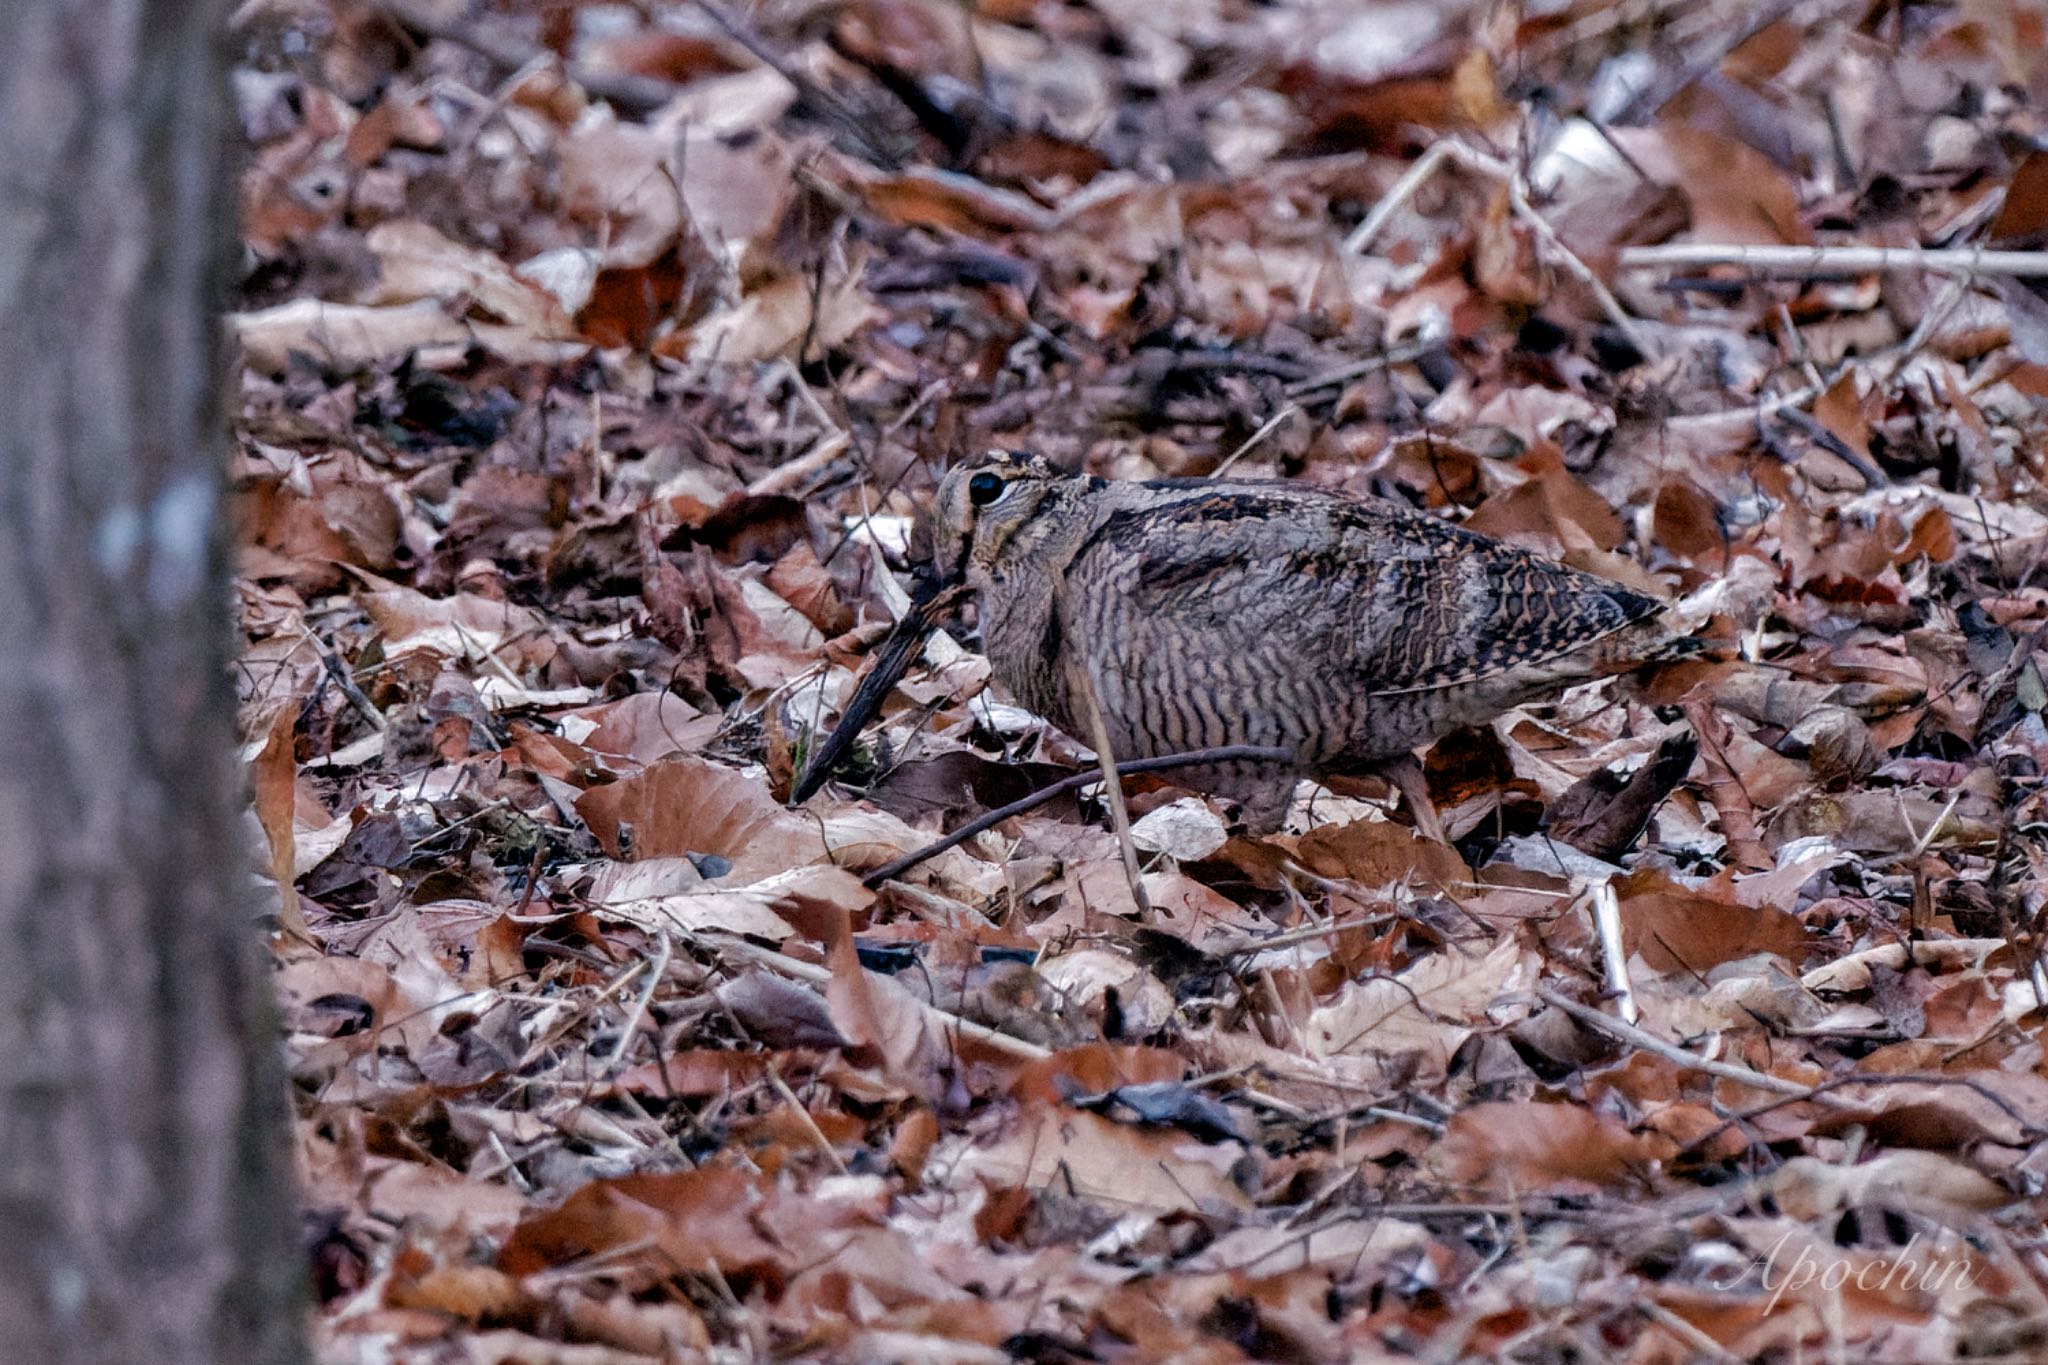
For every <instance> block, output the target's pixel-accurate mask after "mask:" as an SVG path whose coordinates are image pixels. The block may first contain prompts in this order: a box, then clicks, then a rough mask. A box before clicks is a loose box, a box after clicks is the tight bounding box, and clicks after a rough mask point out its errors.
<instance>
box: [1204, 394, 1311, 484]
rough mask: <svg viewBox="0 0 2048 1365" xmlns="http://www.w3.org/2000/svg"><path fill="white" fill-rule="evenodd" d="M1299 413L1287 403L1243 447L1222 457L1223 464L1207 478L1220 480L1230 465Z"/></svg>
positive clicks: (1296, 408)
mask: <svg viewBox="0 0 2048 1365" xmlns="http://www.w3.org/2000/svg"><path fill="white" fill-rule="evenodd" d="M1300 411H1301V409H1300V408H1298V407H1296V406H1295V405H1294V404H1292V403H1288V404H1285V405H1284V406H1282V407H1281V409H1280V411H1278V412H1276V413H1274V414H1273V415H1272V416H1271V417H1268V418H1267V419H1266V422H1265V425H1263V426H1261V427H1260V428H1259V429H1258V430H1257V431H1255V432H1253V433H1252V434H1251V435H1250V436H1249V437H1248V438H1246V440H1245V443H1244V444H1243V445H1241V446H1239V447H1238V448H1237V449H1236V450H1233V451H1231V452H1230V454H1228V455H1226V456H1224V457H1223V463H1222V464H1219V465H1217V466H1216V468H1215V469H1214V470H1212V471H1210V474H1209V477H1210V478H1212V479H1220V478H1222V477H1223V476H1224V475H1225V474H1227V473H1229V472H1230V467H1231V466H1232V465H1234V464H1236V463H1237V462H1238V461H1239V460H1241V459H1243V458H1244V457H1245V456H1246V455H1247V454H1249V453H1250V452H1251V451H1252V450H1253V449H1254V448H1256V447H1257V446H1258V444H1259V443H1260V442H1261V441H1263V440H1265V439H1266V438H1267V437H1268V436H1271V435H1272V434H1273V433H1274V432H1276V431H1278V430H1279V429H1280V424H1281V423H1282V422H1284V421H1286V420H1287V419H1288V418H1290V417H1293V416H1295V415H1297V414H1298V413H1300Z"/></svg>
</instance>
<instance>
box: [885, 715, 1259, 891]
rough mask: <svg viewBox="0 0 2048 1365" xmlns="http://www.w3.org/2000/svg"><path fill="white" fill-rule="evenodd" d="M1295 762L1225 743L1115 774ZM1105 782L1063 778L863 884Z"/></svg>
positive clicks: (1091, 775) (1136, 762) (1086, 776)
mask: <svg viewBox="0 0 2048 1365" xmlns="http://www.w3.org/2000/svg"><path fill="white" fill-rule="evenodd" d="M1294 761H1295V754H1294V750H1292V749H1282V748H1277V747H1274V746H1271V745H1265V744H1225V745H1221V746H1219V747H1217V748H1214V749H1190V750H1188V751H1187V752H1186V753H1180V754H1162V755H1160V756H1159V757H1158V758H1133V759H1129V760H1127V761H1125V762H1122V763H1119V764H1117V765H1115V768H1114V771H1115V773H1116V774H1117V776H1119V777H1135V776H1136V775H1137V774H1139V773H1160V772H1166V771H1169V770H1170V769H1173V768H1187V767H1193V766H1194V765H1195V764H1198V763H1292V762H1294ZM1101 780H1102V774H1101V773H1100V772H1081V773H1074V774H1072V775H1071V776H1068V777H1063V778H1061V779H1060V780H1059V781H1057V782H1055V783H1053V784H1052V785H1051V786H1048V787H1040V788H1039V789H1038V790H1037V791H1035V792H1033V793H1031V794H1030V795H1029V796H1026V797H1023V798H1022V799H1020V800H1016V801H1012V802H1011V803H1010V804H1009V805H1007V806H999V807H997V808H996V809H995V810H992V811H989V812H988V813H987V814H985V815H982V816H979V817H978V818H976V819H973V820H970V821H968V822H967V823H966V824H964V825H962V826H960V828H958V829H956V830H954V831H953V832H952V833H951V834H948V835H947V836H946V837H945V838H943V839H940V840H937V841H936V842H934V843H929V844H926V845H925V846H924V847H923V848H919V849H913V850H912V851H910V852H909V853H906V854H904V855H903V856H902V857H900V858H897V859H894V860H893V861H891V862H886V863H884V864H882V865H881V866H880V867H878V868H876V869H875V870H874V871H873V872H870V873H868V874H867V876H865V877H862V878H861V883H862V885H864V886H866V887H868V888H869V889H870V890H872V889H874V888H875V887H877V886H880V885H881V884H882V883H883V882H886V881H888V880H889V879H890V878H892V877H900V876H902V875H903V874H904V873H905V872H908V871H909V870H910V869H911V868H913V867H916V866H917V865H918V864H919V863H921V862H925V861H926V860H928V859H931V858H936V857H938V856H939V855H940V854H941V853H944V852H945V851H946V850H947V849H949V848H956V847H958V846H959V845H961V844H964V843H966V842H967V841H968V840H969V839H972V838H973V837H974V836H975V835H977V834H979V833H981V832H982V831H983V830H986V829H994V828H995V827H996V826H997V825H1000V824H1001V823H1002V822H1003V821H1005V820H1008V819H1010V818H1011V817H1012V816H1017V815H1023V814H1026V813H1028V812H1030V811H1034V810H1037V809H1038V808H1039V807H1040V806H1042V805H1045V804H1046V803H1047V802H1048V801H1053V800H1056V799H1058V798H1059V797H1061V796H1063V795H1065V794H1066V793H1068V792H1070V791H1073V790H1074V789H1075V788H1076V787H1085V786H1087V785H1088V784H1089V783H1090V782H1100V781H1101Z"/></svg>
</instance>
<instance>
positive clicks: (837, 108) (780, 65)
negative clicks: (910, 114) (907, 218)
mask: <svg viewBox="0 0 2048 1365" xmlns="http://www.w3.org/2000/svg"><path fill="white" fill-rule="evenodd" d="M697 8H698V9H700V10H703V11H704V13H705V14H706V15H707V16H708V17H709V18H710V20H711V22H712V23H714V24H717V25H718V26H719V27H720V28H722V29H724V30H725V33H726V36H727V37H729V38H731V39H732V40H733V41H734V42H736V43H738V44H739V45H740V46H741V47H743V48H745V49H746V50H747V51H748V52H750V53H752V54H753V56H754V59H755V60H756V61H758V62H760V63H761V65H763V66H765V67H767V68H768V69H769V70H771V71H773V72H774V73H775V74H776V75H778V76H780V77H782V79H784V80H786V81H788V82H789V83H790V84H791V85H793V86H795V87H796V92H797V94H798V95H799V96H800V97H801V98H802V99H803V101H804V103H806V104H808V105H810V106H811V107H812V108H813V109H816V110H817V111H818V112H819V113H820V114H823V115H824V116H825V117H827V118H829V119H831V120H832V121H834V122H835V123H837V124H839V125H840V127H842V128H844V129H845V130H846V131H847V132H848V133H850V134H852V136H853V137H854V138H855V139H856V140H857V141H859V142H860V144H861V145H862V146H864V147H866V148H867V149H868V151H869V152H870V153H871V154H872V155H873V156H874V158H875V160H876V162H877V163H878V164H880V165H881V166H882V168H883V169H885V170H894V169H896V168H897V167H898V166H900V165H902V163H903V158H902V156H900V155H899V154H898V153H897V151H896V150H895V149H894V148H892V147H890V146H888V145H887V144H885V143H884V142H883V140H882V135H881V132H880V130H878V129H877V128H875V127H874V126H873V125H874V120H873V119H870V118H863V117H862V116H861V115H860V114H859V113H857V112H855V111H854V110H853V109H852V108H851V107H849V106H848V105H847V103H846V101H844V100H842V99H840V98H839V97H838V96H837V95H835V94H833V93H832V92H831V91H830V90H827V89H826V88H825V87H824V86H822V85H820V84H819V83H818V82H817V81H815V80H812V79H811V77H810V75H809V74H808V73H807V72H805V71H803V70H802V69H801V68H799V67H798V66H796V65H795V63H793V62H791V61H790V60H789V58H787V57H785V56H783V55H782V53H780V52H778V51H776V50H775V48H774V47H773V45H771V44H770V43H769V42H768V40H767V39H766V38H763V37H762V36H761V35H760V34H759V33H757V32H755V31H754V29H753V28H752V26H750V25H749V24H748V23H747V22H746V21H745V20H744V19H742V18H740V17H739V16H738V15H736V14H734V13H732V12H731V11H730V10H728V9H726V8H725V6H723V5H720V4H717V3H715V0H697Z"/></svg>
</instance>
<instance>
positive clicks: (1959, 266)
mask: <svg viewBox="0 0 2048 1365" xmlns="http://www.w3.org/2000/svg"><path fill="white" fill-rule="evenodd" d="M1619 261H1620V266H1621V268H1622V269H1623V270H1667V269H1673V268H1683V267H1686V266H1703V265H1738V266H1741V267H1742V268H1743V269H1745V270H1747V271H1749V272H1750V273H1751V274H1755V275H1820V274H1835V275H1867V274H1870V273H1872V272H1875V271H1882V270H1926V271H1932V272H1934V273H1936V274H1950V275H2009V276H2013V277H2015V278H2020V279H2035V278H2040V277H2043V276H2048V251H1983V250H1979V249H1977V248H1974V247H1957V248H1947V247H1911V246H1905V247H1901V246H1743V245H1739V244H1736V243H1726V242H1670V243H1666V244H1665V245H1663V246H1630V247H1623V248H1622V249H1621V254H1620V257H1619Z"/></svg>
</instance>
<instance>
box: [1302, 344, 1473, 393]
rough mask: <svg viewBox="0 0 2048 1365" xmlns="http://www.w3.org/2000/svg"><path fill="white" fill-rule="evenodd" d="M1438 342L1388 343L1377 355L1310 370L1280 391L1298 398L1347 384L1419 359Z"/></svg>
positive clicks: (1436, 346) (1436, 347)
mask: <svg viewBox="0 0 2048 1365" xmlns="http://www.w3.org/2000/svg"><path fill="white" fill-rule="evenodd" d="M1441 344H1442V343H1440V342H1436V341H1411V342H1408V343H1407V344H1406V345H1402V346H1395V347H1392V348H1390V349H1388V350H1386V351H1384V352H1382V353H1381V354H1379V355H1376V356H1369V357H1367V358H1366V359H1364V360H1358V361H1353V362H1352V363H1351V364H1349V365H1339V366H1338V367H1337V368H1336V369H1334V370H1325V371H1324V372H1323V373H1321V374H1312V375H1310V376H1309V377H1308V378H1306V379H1298V380H1296V381H1295V382H1294V383H1292V384H1289V385H1288V386H1287V387H1286V388H1284V389H1282V390H1281V391H1280V392H1282V393H1284V394H1286V395H1287V396H1288V397H1289V398H1301V397H1303V396H1305V395H1307V394H1311V393H1314V392H1315V391H1316V390H1318V389H1327V388H1331V387H1333V386H1334V385H1337V384H1348V383H1350V382H1351V381H1352V380H1354V379H1363V378H1365V376H1367V375H1369V374H1372V373H1374V372H1376V371H1379V370H1384V369H1386V368H1387V367H1388V366H1390V365H1406V364H1407V363H1408V362H1409V361H1411V360H1420V359H1422V357H1424V356H1426V355H1428V354H1429V353H1430V352H1431V351H1434V350H1436V349H1438V348H1439V346H1440V345H1441Z"/></svg>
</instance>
